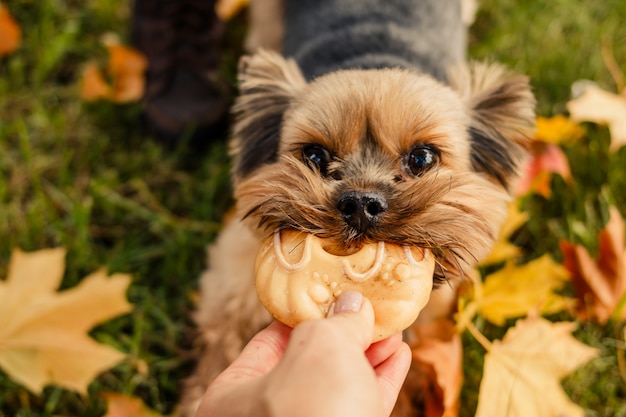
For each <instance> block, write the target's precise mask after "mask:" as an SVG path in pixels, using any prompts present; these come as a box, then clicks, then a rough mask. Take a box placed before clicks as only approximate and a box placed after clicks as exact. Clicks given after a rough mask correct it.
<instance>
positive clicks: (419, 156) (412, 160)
mask: <svg viewBox="0 0 626 417" xmlns="http://www.w3.org/2000/svg"><path fill="white" fill-rule="evenodd" d="M437 162H439V152H438V151H437V149H435V148H433V147H432V146H429V145H417V146H414V147H413V148H411V151H410V152H409V153H408V154H407V156H406V158H405V161H404V164H405V167H406V169H407V170H408V171H409V172H410V173H411V174H412V175H413V176H415V177H419V176H421V175H422V174H423V173H424V172H426V171H428V170H429V169H430V168H432V167H433V166H435V165H436V164H437Z"/></svg>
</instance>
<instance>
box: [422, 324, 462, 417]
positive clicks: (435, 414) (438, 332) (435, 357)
mask: <svg viewBox="0 0 626 417" xmlns="http://www.w3.org/2000/svg"><path fill="white" fill-rule="evenodd" d="M412 330H413V331H414V332H415V334H416V336H417V339H418V341H419V342H418V343H417V344H416V345H414V346H413V360H414V361H415V362H417V363H421V364H423V365H424V366H428V367H430V368H431V369H432V374H434V376H435V380H434V381H433V382H434V383H435V384H434V386H435V387H436V388H437V389H436V390H435V393H436V395H432V396H428V397H427V398H426V401H425V402H426V407H425V408H426V417H439V416H440V417H454V416H457V415H458V414H459V396H460V394H461V385H462V384H463V346H462V344H461V337H460V335H459V334H458V333H457V332H456V330H455V325H454V323H453V322H452V321H449V320H439V321H435V322H431V323H428V324H416V325H414V326H413V328H412Z"/></svg>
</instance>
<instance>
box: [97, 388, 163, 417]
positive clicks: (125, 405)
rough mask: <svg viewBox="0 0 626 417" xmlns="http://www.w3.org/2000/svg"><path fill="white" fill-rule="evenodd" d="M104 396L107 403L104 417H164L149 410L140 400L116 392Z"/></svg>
mask: <svg viewBox="0 0 626 417" xmlns="http://www.w3.org/2000/svg"><path fill="white" fill-rule="evenodd" d="M102 396H103V397H104V399H105V400H106V402H107V413H106V414H105V415H104V417H163V415H162V414H159V413H157V412H156V411H153V410H151V409H149V408H148V407H147V406H146V405H145V404H144V403H143V401H141V399H139V398H136V397H131V396H128V395H123V394H117V393H114V392H106V393H104V394H102Z"/></svg>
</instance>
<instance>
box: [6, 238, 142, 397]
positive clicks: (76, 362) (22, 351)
mask: <svg viewBox="0 0 626 417" xmlns="http://www.w3.org/2000/svg"><path fill="white" fill-rule="evenodd" d="M64 269H65V250H64V249H62V248H58V249H46V250H41V251H37V252H32V253H24V252H22V251H20V250H14V251H13V254H12V256H11V262H10V265H9V272H8V277H7V279H6V280H5V281H1V280H0V368H2V369H4V371H5V372H6V373H7V374H8V375H9V377H11V378H12V379H13V380H15V381H16V382H18V383H20V384H22V385H24V386H25V387H26V388H28V389H29V390H31V391H33V392H35V393H40V392H41V390H42V389H43V387H44V386H45V385H47V384H56V385H60V386H63V387H65V388H68V389H72V390H75V391H78V392H80V393H83V394H84V393H86V390H87V385H88V384H89V382H90V381H91V380H92V379H93V378H95V377H96V376H97V375H98V374H99V373H100V372H102V371H104V370H106V369H108V368H110V367H112V366H114V365H115V364H116V363H118V362H119V361H120V360H122V359H123V358H124V354H122V353H121V352H119V351H117V350H115V349H113V348H111V347H108V346H104V345H101V344H99V343H96V342H95V341H94V340H93V339H91V338H90V337H89V336H88V334H87V332H88V331H89V330H90V329H91V328H92V327H94V326H95V325H97V324H100V323H102V322H104V321H106V320H108V319H110V318H112V317H114V316H117V315H119V314H122V313H126V312H128V311H130V309H131V307H132V306H131V304H129V303H128V301H126V298H125V293H126V290H127V288H128V285H129V284H130V277H129V276H128V275H123V274H114V275H112V276H110V277H107V275H106V274H105V272H104V271H102V270H100V271H97V272H95V273H93V274H91V275H89V276H87V277H86V278H84V279H83V281H82V282H81V283H80V284H79V285H78V286H76V287H74V288H71V289H68V290H65V291H62V292H56V289H57V288H58V287H59V285H60V284H61V279H62V277H63V271H64Z"/></svg>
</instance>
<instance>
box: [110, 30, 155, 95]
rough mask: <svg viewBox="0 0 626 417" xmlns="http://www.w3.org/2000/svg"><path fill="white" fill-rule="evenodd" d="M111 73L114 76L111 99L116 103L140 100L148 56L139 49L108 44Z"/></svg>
mask: <svg viewBox="0 0 626 417" xmlns="http://www.w3.org/2000/svg"><path fill="white" fill-rule="evenodd" d="M107 48H108V50H109V73H110V74H111V77H112V78H113V93H112V97H111V99H112V100H113V101H114V102H116V103H125V102H129V101H135V100H139V99H140V98H141V96H142V95H143V91H144V87H145V71H146V68H147V66H148V61H147V60H146V58H145V57H144V56H143V55H142V54H141V53H140V52H139V51H137V50H135V49H133V48H129V47H127V46H124V45H120V44H115V43H113V44H110V45H107Z"/></svg>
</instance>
